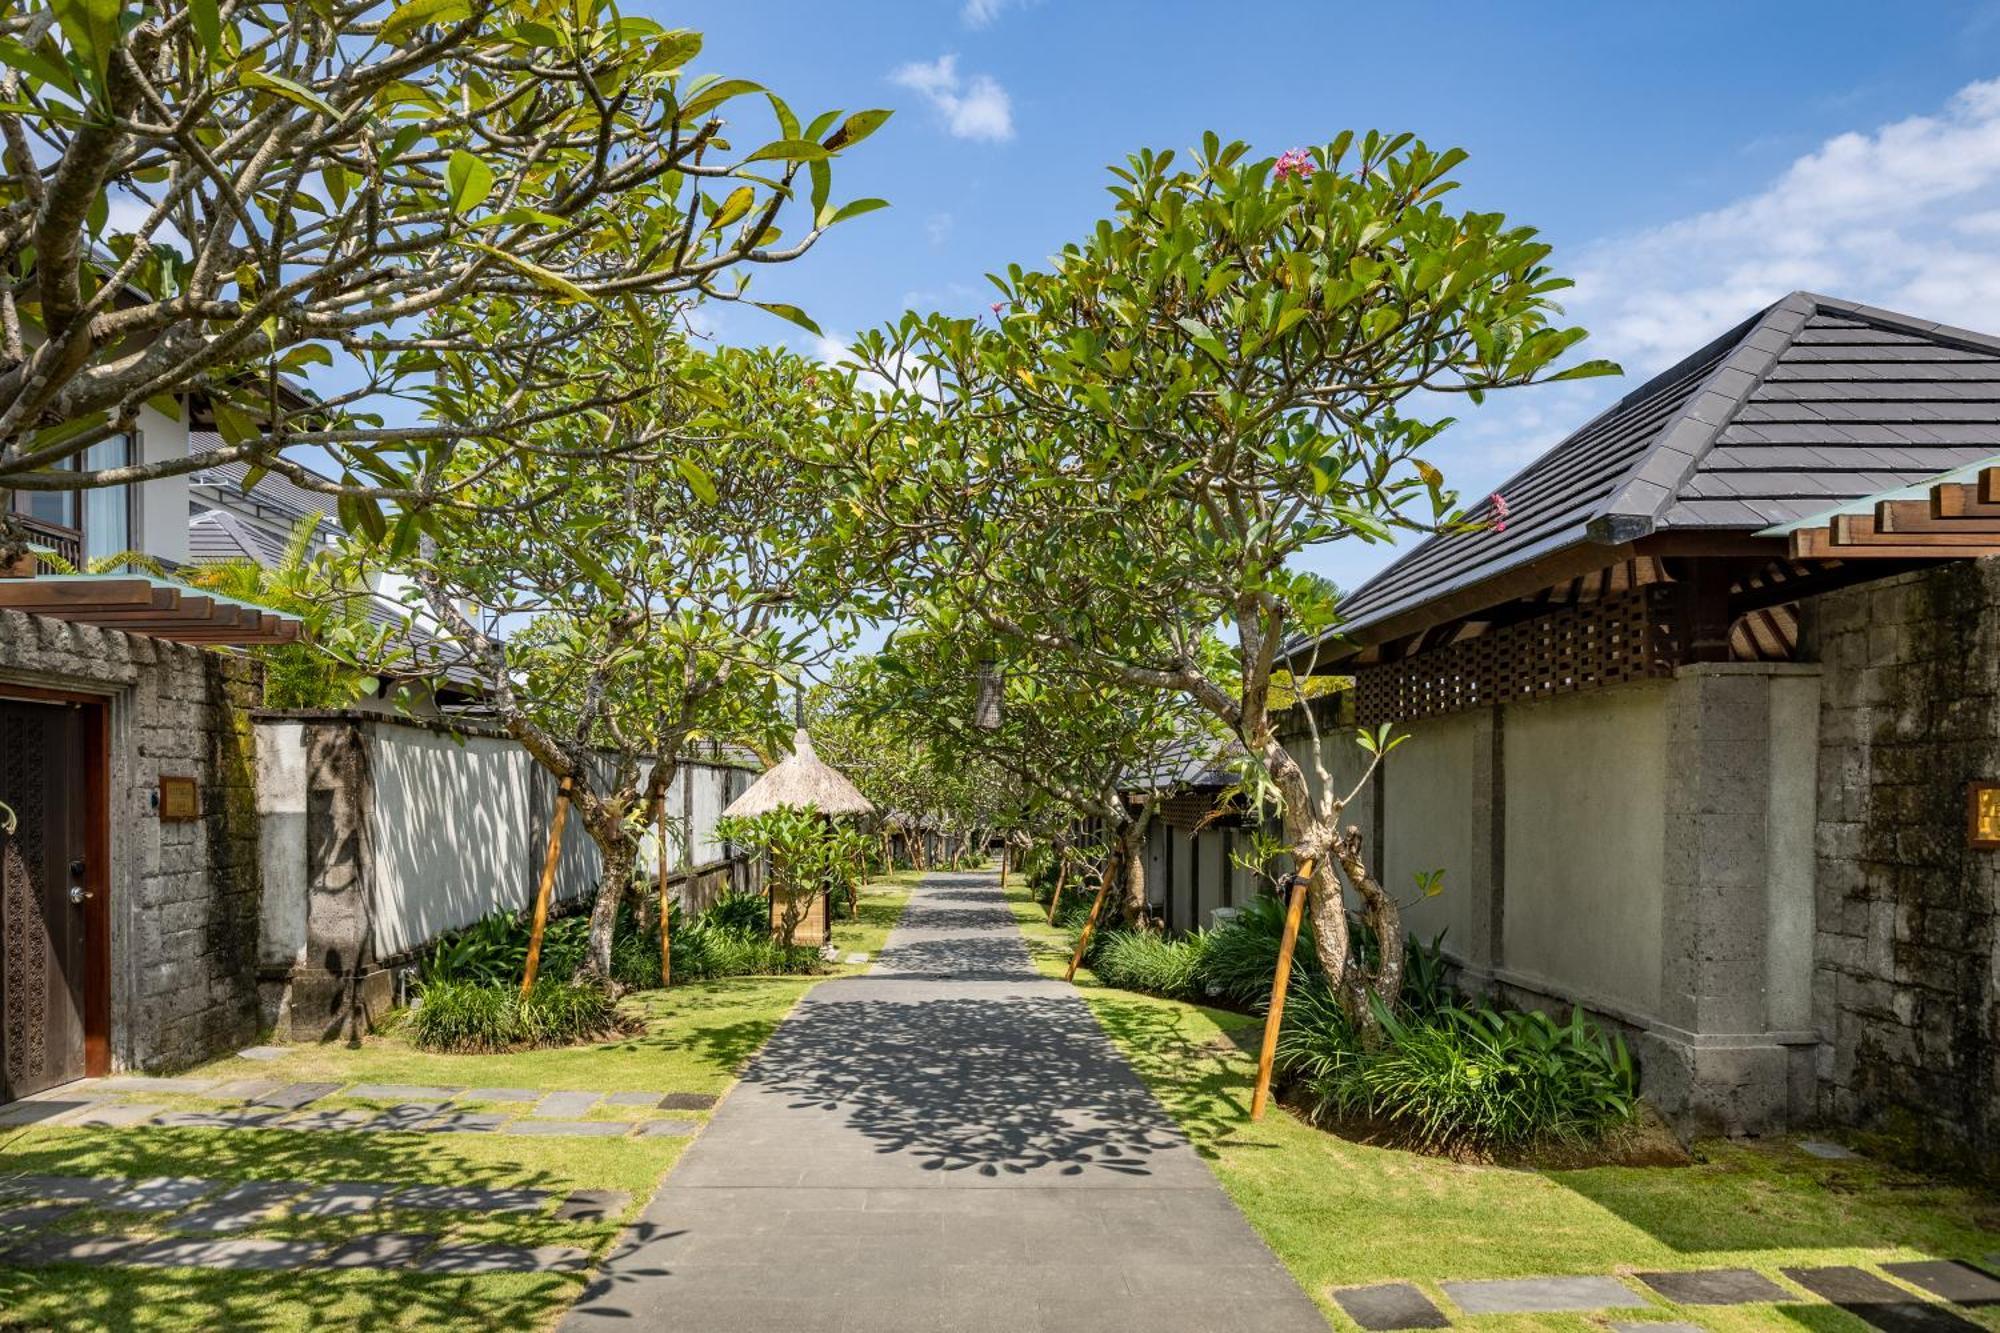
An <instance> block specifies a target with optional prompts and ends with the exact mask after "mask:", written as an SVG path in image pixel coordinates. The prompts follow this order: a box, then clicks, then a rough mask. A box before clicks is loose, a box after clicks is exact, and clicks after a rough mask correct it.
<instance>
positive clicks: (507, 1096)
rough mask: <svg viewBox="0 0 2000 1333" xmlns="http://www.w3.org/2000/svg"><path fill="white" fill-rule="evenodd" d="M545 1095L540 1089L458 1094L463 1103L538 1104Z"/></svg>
mask: <svg viewBox="0 0 2000 1333" xmlns="http://www.w3.org/2000/svg"><path fill="white" fill-rule="evenodd" d="M544 1095H545V1094H544V1093H543V1092H542V1090H541V1089H540V1088H467V1089H466V1090H465V1091H464V1092H461V1093H459V1094H458V1097H457V1100H458V1101H461V1102H538V1101H540V1100H541V1099H542V1097H543V1096H544Z"/></svg>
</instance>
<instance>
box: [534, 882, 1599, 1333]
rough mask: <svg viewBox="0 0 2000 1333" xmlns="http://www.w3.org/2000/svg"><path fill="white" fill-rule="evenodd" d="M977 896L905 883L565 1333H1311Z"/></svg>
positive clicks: (1078, 1016) (993, 885) (1310, 1315)
mask: <svg viewBox="0 0 2000 1333" xmlns="http://www.w3.org/2000/svg"><path fill="white" fill-rule="evenodd" d="M996 880H997V877H996V876H994V875H991V874H977V873H973V874H942V875H932V876H929V877H927V878H926V879H925V880H924V881H923V882H922V883H921V884H920V885H918V887H917V888H916V890H915V892H914V893H913V894H912V896H911V899H910V902H909V904H908V906H907V907H906V908H905V910H904V912H903V915H902V919H901V920H900V921H899V922H898V924H897V926H896V928H895V930H894V931H893V932H892V933H891V936H890V939H889V942H888V946H887V948H885V949H884V950H883V952H882V953H881V955H880V956H879V957H878V959H877V962H876V966H875V968H874V970H873V971H871V972H869V973H867V974H864V975H853V976H846V977H840V978H836V979H832V980H828V981H824V982H822V983H820V984H819V985H818V986H815V987H814V988H813V989H812V990H810V991H809V992H807V993H806V995H805V996H804V997H803V998H802V999H801V1000H800V1002H799V1004H798V1005H797V1006H796V1007H795V1008H794V1009H793V1011H792V1012H791V1014H790V1015H789V1016H788V1017H787V1018H786V1019H785V1021H784V1022H783V1023H781V1024H780V1025H779V1027H778V1029H777V1031H776V1032H775V1033H774V1034H773V1036H772V1037H771V1039H770V1041H769V1042H767V1043H766V1044H765V1046H764V1048H763V1049H762V1050H761V1051H760V1052H759V1053H758V1054H757V1056H756V1057H755V1058H754V1059H753V1060H752V1061H751V1062H750V1065H749V1067H748V1068H746V1069H745V1070H744V1072H743V1075H742V1078H741V1080H740V1081H739V1082H738V1083H737V1084H736V1086H735V1088H734V1089H733V1090H732V1091H731V1092H730V1094H729V1095H728V1097H727V1098H725V1099H724V1100H723V1101H722V1102H721V1104H720V1105H719V1106H717V1107H716V1108H715V1113H714V1116H713V1118H712V1119H710V1120H708V1121H707V1122H706V1123H705V1124H704V1125H703V1126H702V1127H701V1133H700V1135H699V1136H698V1137H696V1138H695V1139H694V1140H693V1142H692V1143H691V1144H690V1145H689V1147H688V1149H687V1150H686V1152H684V1153H683V1154H682V1156H681V1159H680V1162H679V1163H678V1164H677V1165H676V1166H675V1169H674V1170H673V1172H672V1173H671V1174H670V1175H669V1176H668V1177H667V1178H666V1180H665V1181H664V1182H663V1183H662V1185H661V1187H660V1189H659V1190H658V1191H657V1192H656V1193H655V1194H654V1196H653V1198H652V1199H651V1200H650V1201H649V1202H648V1203H647V1205H646V1206H645V1208H644V1209H643V1210H641V1212H640V1215H639V1217H638V1218H637V1220H636V1221H635V1222H633V1224H632V1225H630V1226H629V1227H627V1228H626V1229H625V1230H624V1231H623V1232H622V1233H621V1235H620V1237H619V1239H618V1241H617V1242H616V1243H615V1244H614V1246H613V1248H612V1252H611V1254H610V1255H609V1256H607V1258H606V1259H605V1261H604V1263H603V1265H602V1267H601V1269H600V1270H599V1272H598V1274H597V1275H596V1277H595V1278H594V1279H593V1280H592V1281H591V1283H590V1284H589V1285H588V1286H587V1287H586V1289H585V1292H584V1295H583V1296H582V1298H581V1300H580V1301H579V1303H578V1305H577V1306H576V1307H575V1308H573V1309H572V1310H571V1311H570V1313H569V1314H568V1316H567V1317H566V1320H565V1322H564V1323H563V1324H562V1326H561V1327H562V1328H563V1329H564V1330H565V1333H603V1331H604V1330H614V1329H615V1330H619V1331H620V1333H624V1331H626V1330H631V1329H638V1328H693V1329H702V1330H705V1333H743V1331H747V1330H768V1329H774V1328H782V1329H784V1330H786V1333H808V1331H809V1330H813V1329H835V1330H842V1333H847V1331H849V1330H863V1329H865V1330H871V1331H872V1333H894V1331H895V1330H900V1329H920V1330H923V1331H924V1333H932V1331H933V1330H945V1329H968V1330H995V1329H1006V1330H1022V1333H1029V1331H1030V1330H1056V1329H1063V1330H1070V1329H1077V1330H1089V1331H1090V1333H1113V1330H1127V1329H1130V1330H1140V1329H1143V1330H1146V1331H1147V1333H1194V1330H1229V1331H1231V1333H1234V1331H1235V1330H1241V1329H1256V1330H1258V1333H1326V1320H1325V1317H1324V1316H1323V1315H1322V1314H1321V1313H1320V1311H1319V1308H1318V1307H1317V1306H1316V1305H1315V1304H1314V1303H1313V1302H1312V1301H1311V1300H1310V1299H1309V1298H1308V1297H1307V1296H1306V1295H1305V1293H1304V1292H1302V1291H1301V1290H1299V1288H1298V1285H1297V1284H1296V1283H1295V1282H1294V1281H1293V1280H1292V1278H1291V1277H1290V1275H1289V1274H1287V1273H1286V1272H1285V1270H1284V1268H1283V1267H1282V1266H1281V1265H1280V1264H1279V1263H1278V1261H1277V1260H1276V1258H1274V1257H1273V1256H1272V1254H1271V1252H1270V1250H1269V1249H1268V1248H1266V1247H1265V1245H1264V1243H1263V1242H1262V1240H1260V1239H1259V1238H1258V1236H1257V1234H1256V1232H1254V1231H1253V1230H1252V1229H1251V1228H1250V1226H1249V1224H1248V1223H1247V1222H1246V1221H1245V1220H1244V1219H1243V1216H1242V1215H1241V1214H1240V1213H1239V1212H1237V1211H1236V1209H1235V1207H1234V1205H1233V1204H1231V1203H1230V1201H1229V1198H1228V1196H1227V1195H1225V1194H1224V1193H1223V1192H1222V1189H1221V1187H1220V1186H1219V1185H1218V1184H1217V1182H1216V1180H1215V1177H1214V1175H1213V1174H1212V1173H1211V1172H1210V1171H1209V1169H1208V1168H1207V1166H1206V1165H1205V1164H1204V1163H1203V1162H1202V1160H1201V1159H1200V1157H1199V1156H1198V1155H1197V1154H1196V1152H1195V1151H1194V1149H1193V1147H1192V1146H1191V1145H1190V1144H1189V1143H1188V1141H1187V1139H1186V1137H1185V1136H1184V1135H1183V1134H1182V1133H1181V1132H1180V1130H1179V1128H1178V1127H1177V1126H1176V1125H1175V1124H1174V1122H1173V1120H1172V1119H1171V1118H1170V1117H1169V1116H1168V1115H1167V1114H1166V1112H1165V1111H1164V1110H1163V1109H1162V1108H1161V1106H1160V1105H1159V1103H1158V1101H1157V1100H1156V1099H1155V1098H1154V1097H1153V1096H1152V1094H1151V1093H1150V1092H1148V1091H1147V1089H1146V1087H1145V1085H1144V1084H1143V1083H1142V1082H1141V1081H1140V1080H1139V1078H1138V1077H1137V1075H1136V1074H1135V1073H1134V1072H1133V1071H1132V1069H1131V1067H1130V1065H1128V1064H1127V1063H1126V1061H1125V1060H1124V1059H1123V1058H1122V1057H1121V1056H1120V1055H1119V1054H1118V1052H1117V1050H1116V1048H1115V1047H1114V1046H1112V1044H1111V1043H1110V1041H1109V1040H1108V1039H1107V1038H1106V1037H1105V1035H1104V1032H1103V1030H1102V1028H1100V1027H1099V1025H1098V1024H1097V1022H1096V1020H1095V1019H1094V1018H1093V1017H1092V1016H1091V1013H1090V1010H1089V1009H1088V1008H1087V1007H1086V1006H1085V1005H1084V1004H1083V1002H1082V1000H1081V999H1080V998H1079V996H1078V995H1077V992H1076V990H1075V988H1074V987H1072V986H1069V985H1067V984H1065V983H1063V982H1060V981H1056V980H1052V979H1049V978H1045V977H1043V976H1041V975H1040V974H1039V973H1038V972H1037V971H1036V969H1035V967H1034V964H1033V962H1032V960H1031V959H1030V957H1029V954H1028V951H1027V948H1026V945H1025V942H1024V941H1023V939H1022V937H1021V934H1020V931H1019V929H1018V927H1016V925H1015V923H1014V920H1013V916H1012V913H1011V911H1010V910H1009V907H1008V905H1007V902H1006V900H1005V899H1004V898H1003V897H1002V896H1001V895H1000V893H999V892H998V884H997V882H996ZM662 1100H663V1103H664V1102H665V1099H662ZM681 1109H685V1110H696V1109H701V1107H700V1106H699V1105H698V1104H693V1103H689V1104H685V1105H683V1106H682V1107H681ZM655 1123H661V1122H655ZM774 1255H801V1256H811V1258H810V1259H809V1260H808V1261H806V1262H807V1264H808V1267H809V1269H810V1276H809V1278H808V1279H807V1280H806V1281H804V1282H800V1283H793V1282H786V1281H775V1280H773V1277H772V1274H773V1271H774V1270H773V1268H772V1263H773V1258H772V1256H774ZM1627 1303H1628V1304H1637V1303H1638V1302H1637V1301H1636V1300H1630V1301H1628V1302H1627Z"/></svg>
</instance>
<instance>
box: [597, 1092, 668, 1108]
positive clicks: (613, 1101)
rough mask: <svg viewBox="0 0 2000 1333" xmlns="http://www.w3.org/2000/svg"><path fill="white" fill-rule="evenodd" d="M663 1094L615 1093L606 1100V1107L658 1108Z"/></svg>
mask: <svg viewBox="0 0 2000 1333" xmlns="http://www.w3.org/2000/svg"><path fill="white" fill-rule="evenodd" d="M665 1096H666V1094H665V1093H663V1092H614V1093H612V1094H611V1095H610V1096H609V1097H606V1098H605V1099H604V1104H605V1105H606V1106H647V1107H652V1106H658V1105H659V1104H660V1100H661V1099H662V1098H663V1097H665Z"/></svg>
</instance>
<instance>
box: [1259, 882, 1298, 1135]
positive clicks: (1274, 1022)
mask: <svg viewBox="0 0 2000 1333" xmlns="http://www.w3.org/2000/svg"><path fill="white" fill-rule="evenodd" d="M1312 876H1313V862H1312V858H1311V857H1307V858H1306V859H1305V861H1304V863H1303V864H1301V865H1300V866H1299V869H1298V872H1297V873H1296V874H1294V875H1293V876H1292V895H1291V900H1290V901H1289V902H1287V903H1286V904H1285V933H1284V935H1283V936H1281V937H1280V938H1279V940H1278V973H1277V975H1276V976H1274V977H1272V978H1271V1012H1270V1013H1268V1014H1266V1015H1264V1045H1263V1047H1262V1049H1260V1050H1259V1051H1258V1052H1257V1087H1256V1089H1255V1090H1254V1091H1253V1092H1252V1093H1251V1094H1250V1118H1251V1119H1252V1120H1262V1119H1263V1118H1264V1104H1265V1103H1266V1102H1268V1101H1270V1099H1271V1064H1272V1062H1273V1061H1274V1060H1275V1059H1276V1058H1277V1055H1278V1029H1279V1028H1281V1027H1283V1026H1284V1023H1285V992H1286V991H1287V990H1289V989H1291V985H1292V951H1293V950H1294V949H1296V948H1297V947H1298V943H1299V919H1300V918H1301V917H1303V916H1304V915H1305V910H1306V895H1307V894H1308V893H1309V892H1310V888H1309V886H1310V885H1311V884H1312Z"/></svg>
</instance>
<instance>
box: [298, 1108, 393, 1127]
mask: <svg viewBox="0 0 2000 1333" xmlns="http://www.w3.org/2000/svg"><path fill="white" fill-rule="evenodd" d="M375 1119H376V1115H375V1112H373V1111H362V1110H357V1109H355V1108H353V1107H322V1108H321V1109H319V1110H317V1111H308V1112H306V1113H305V1114H304V1115H301V1116H293V1117H292V1118H291V1119H289V1120H287V1121H285V1122H284V1124H283V1125H282V1128H284V1129H308V1130H312V1129H318V1130H359V1129H367V1128H368V1127H369V1126H370V1125H373V1124H374V1123H375Z"/></svg>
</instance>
